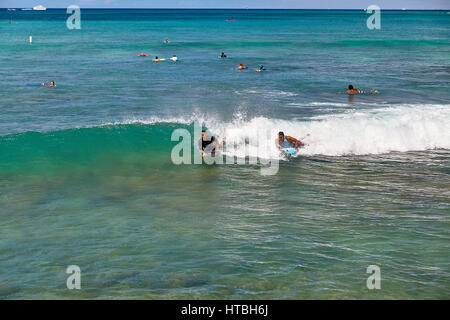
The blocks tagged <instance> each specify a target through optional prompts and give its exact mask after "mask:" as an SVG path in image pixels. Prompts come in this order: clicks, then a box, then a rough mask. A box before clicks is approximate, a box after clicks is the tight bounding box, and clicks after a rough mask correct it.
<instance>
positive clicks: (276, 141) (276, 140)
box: [275, 139, 281, 150]
mask: <svg viewBox="0 0 450 320" xmlns="http://www.w3.org/2000/svg"><path fill="white" fill-rule="evenodd" d="M275 146H276V147H277V148H278V150H281V148H280V143H279V142H278V139H275Z"/></svg>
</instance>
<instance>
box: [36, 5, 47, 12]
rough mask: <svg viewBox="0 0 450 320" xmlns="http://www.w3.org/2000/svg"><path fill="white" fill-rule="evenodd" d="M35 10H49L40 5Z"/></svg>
mask: <svg viewBox="0 0 450 320" xmlns="http://www.w3.org/2000/svg"><path fill="white" fill-rule="evenodd" d="M33 10H38V11H44V10H47V8H46V7H44V6H41V5H39V6H36V7H34V8H33Z"/></svg>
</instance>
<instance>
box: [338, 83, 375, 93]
mask: <svg viewBox="0 0 450 320" xmlns="http://www.w3.org/2000/svg"><path fill="white" fill-rule="evenodd" d="M358 93H375V94H376V93H379V92H378V90H373V91H361V90H358V89H356V88H355V87H353V85H351V84H350V85H349V86H348V90H347V91H345V92H339V94H358Z"/></svg>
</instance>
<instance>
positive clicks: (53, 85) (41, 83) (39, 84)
mask: <svg viewBox="0 0 450 320" xmlns="http://www.w3.org/2000/svg"><path fill="white" fill-rule="evenodd" d="M27 86H43V87H47V88H53V87H56V85H55V81H53V80H52V81H50V84H47V83H45V82H39V83H27Z"/></svg>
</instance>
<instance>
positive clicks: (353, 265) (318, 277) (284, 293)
mask: <svg viewBox="0 0 450 320" xmlns="http://www.w3.org/2000/svg"><path fill="white" fill-rule="evenodd" d="M230 16H233V17H234V19H235V21H232V22H230V21H226V20H227V19H228V18H229V17H230ZM67 17H68V15H67V14H66V12H65V10H47V11H45V12H33V11H20V10H19V11H6V9H2V10H0V75H1V78H2V79H1V83H2V85H1V86H0V108H1V116H0V298H1V299H33V298H42V299H55V298H56V299H80V298H82V299H94V298H99V299H117V298H122V299H435V298H444V299H448V298H450V275H449V272H450V255H449V252H450V251H449V249H450V233H449V230H450V229H449V228H450V221H449V213H450V210H449V209H450V91H449V79H450V63H449V62H450V15H449V14H448V12H446V11H382V14H381V19H382V20H381V30H369V29H368V28H367V27H366V19H367V18H368V15H367V14H366V13H365V12H364V11H302V10H83V9H82V13H81V19H82V20H81V23H82V24H81V27H82V28H81V30H68V29H67V28H66V19H67ZM9 19H11V23H8V20H9ZM30 35H31V36H33V44H30V43H28V37H29V36H30ZM165 39H169V40H170V43H169V44H166V43H164V42H163V41H164V40H165ZM222 51H224V52H225V53H226V54H227V55H228V58H227V59H219V58H218V56H219V55H220V53H221V52H222ZM140 52H145V53H148V54H149V57H137V56H136V54H138V53H140ZM174 54H176V55H177V56H178V57H179V61H178V62H177V63H173V62H172V61H164V62H159V63H153V62H152V61H151V59H152V58H153V57H154V56H159V57H160V58H169V57H171V56H172V55H174ZM239 63H244V64H245V65H247V66H248V67H249V69H248V70H245V71H238V70H237V69H236V66H237V65H238V64H239ZM258 64H264V65H265V66H266V68H267V71H266V72H255V71H254V70H255V69H256V67H257V66H258ZM50 80H54V81H55V82H56V87H55V88H45V87H36V86H26V85H25V84H26V83H30V82H32V83H34V82H44V81H45V82H49V81H50ZM350 83H351V84H353V85H354V86H355V87H357V88H359V89H364V90H372V89H377V90H379V91H380V94H378V95H357V96H353V97H352V96H347V95H338V94H336V92H338V91H343V90H345V89H346V87H347V86H348V84H350ZM194 121H199V122H200V123H201V124H203V126H204V127H205V128H207V129H208V130H209V132H210V133H211V134H214V135H217V136H219V137H225V138H226V139H227V140H235V141H240V143H239V144H238V146H237V149H236V150H234V151H233V152H232V153H231V154H232V155H234V156H237V158H242V157H243V156H245V154H246V152H247V153H248V152H249V153H250V156H259V157H261V159H262V158H267V159H272V160H274V159H275V158H276V160H279V170H278V172H277V174H275V175H266V176H264V175H261V170H260V169H261V165H259V164H250V163H249V164H244V165H238V164H234V165H233V164H224V165H218V164H216V165H207V164H202V165H194V164H192V165H188V164H183V165H174V164H173V162H172V160H171V151H172V148H173V147H174V146H175V145H176V144H177V142H174V141H171V135H172V133H173V131H174V130H175V129H187V130H188V131H189V132H191V133H193V122H194ZM280 130H282V131H284V132H285V133H286V134H287V135H290V136H294V137H297V138H299V137H303V136H305V135H306V134H307V133H310V136H309V137H308V138H306V139H305V142H306V143H307V146H306V147H305V148H304V149H303V150H301V152H300V155H299V156H297V157H292V158H290V159H288V160H286V159H279V158H278V156H277V153H276V149H275V147H274V146H273V145H272V144H270V146H271V147H270V148H269V150H268V152H266V153H265V154H259V153H257V151H255V150H256V146H255V145H252V144H251V141H254V139H255V138H257V137H258V136H261V132H268V134H269V135H268V136H267V137H266V140H268V141H269V142H270V143H272V141H273V140H272V139H275V137H276V133H277V132H278V131H280ZM246 139H247V140H249V141H250V145H249V146H247V147H246V146H245V143H244V142H245V141H246ZM69 265H78V266H79V267H80V269H81V286H82V289H81V290H68V289H67V287H66V280H67V277H68V275H67V274H66V268H67V267H68V266H69ZM369 265H377V266H379V268H380V270H381V289H380V290H369V289H368V288H367V286H366V281H367V278H368V277H369V276H370V274H368V273H366V270H367V267H368V266H369Z"/></svg>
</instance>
